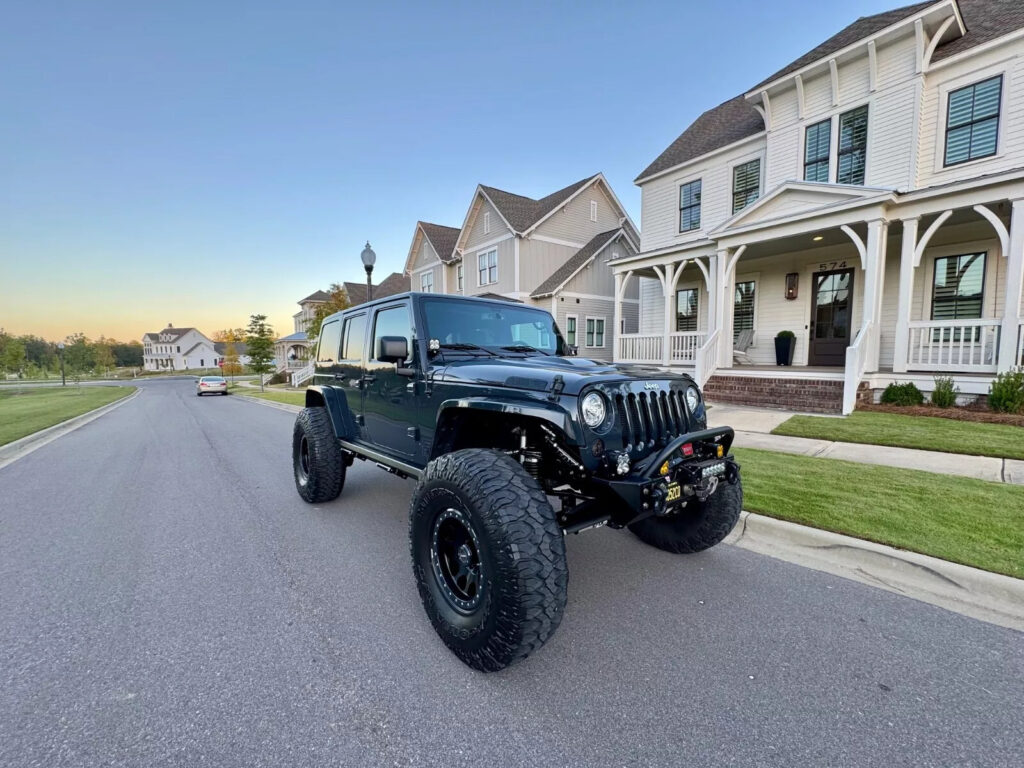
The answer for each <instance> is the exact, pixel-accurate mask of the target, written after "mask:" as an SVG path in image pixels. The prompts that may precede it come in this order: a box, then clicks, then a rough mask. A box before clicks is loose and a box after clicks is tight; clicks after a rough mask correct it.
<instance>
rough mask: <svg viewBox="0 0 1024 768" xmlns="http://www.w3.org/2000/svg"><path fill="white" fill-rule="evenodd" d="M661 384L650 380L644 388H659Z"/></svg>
mask: <svg viewBox="0 0 1024 768" xmlns="http://www.w3.org/2000/svg"><path fill="white" fill-rule="evenodd" d="M658 388H659V384H658V382H656V381H648V382H646V383H645V384H644V389H658Z"/></svg>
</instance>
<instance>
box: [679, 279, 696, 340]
mask: <svg viewBox="0 0 1024 768" xmlns="http://www.w3.org/2000/svg"><path fill="white" fill-rule="evenodd" d="M676 330H677V331H696V330H697V289H696V288H684V289H682V290H680V291H676Z"/></svg>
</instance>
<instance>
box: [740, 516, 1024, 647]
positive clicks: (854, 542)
mask: <svg viewBox="0 0 1024 768" xmlns="http://www.w3.org/2000/svg"><path fill="white" fill-rule="evenodd" d="M725 542H726V543H727V544H732V545H734V546H737V547H741V548H743V549H748V550H750V551H751V552H757V553H758V554H762V555H768V556H769V557H774V558H777V559H779V560H785V561H786V562H789V563H795V564H797V565H801V566H804V567H806V568H813V569H814V570H817V571H824V572H826V573H831V574H833V575H835V576H841V577H843V578H845V579H852V580H854V581H859V582H861V583H862V584H868V585H870V586H873V587H880V588H882V589H885V590H888V591H889V592H895V593H896V594H899V595H903V596H905V597H911V598H914V599H915V600H920V601H922V602H925V603H930V604H932V605H937V606H939V607H940V608H945V609H946V610H950V611H954V612H956V613H960V614H963V615H964V616H970V617H971V618H975V619H980V620H981V621H985V622H988V623H990V624H998V625H999V626H1001V627H1009V628H1010V629H1016V630H1019V631H1024V580H1022V579H1015V578H1012V577H1010V576H1003V575H1001V574H998V573H990V572H988V571H983V570H980V569H978V568H971V567H969V566H966V565H960V564H958V563H951V562H949V561H946V560H940V559H939V558H936V557H929V556H928V555H919V554H917V553H916V552H907V551H904V550H901V549H896V548H895V547H889V546H886V545H884V544H876V543H874V542H871V541H864V540H863V539H855V538H853V537H852V536H843V535H842V534H838V533H832V532H831V531H823V530H820V529H818V528H811V527H808V526H804V525H797V524H796V523H790V522H786V521H784V520H776V519H775V518H771V517H765V516H764V515H757V514H754V513H752V512H743V513H742V514H741V516H740V521H739V523H738V524H737V525H736V528H735V529H734V530H733V532H732V533H730V534H729V536H728V537H726V539H725Z"/></svg>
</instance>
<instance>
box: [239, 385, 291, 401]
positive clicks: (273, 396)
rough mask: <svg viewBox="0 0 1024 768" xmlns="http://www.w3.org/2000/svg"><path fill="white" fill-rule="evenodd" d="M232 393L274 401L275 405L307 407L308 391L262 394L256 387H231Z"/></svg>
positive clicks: (268, 391)
mask: <svg viewBox="0 0 1024 768" xmlns="http://www.w3.org/2000/svg"><path fill="white" fill-rule="evenodd" d="M230 390H231V392H232V393H235V394H239V395H246V396H247V397H258V398H260V399H261V400H273V401H274V402H275V403H288V404H289V405H305V404H306V390H304V389H302V390H296V391H291V392H285V391H282V390H279V389H267V390H264V391H263V392H260V391H259V389H257V388H254V387H239V386H233V387H230Z"/></svg>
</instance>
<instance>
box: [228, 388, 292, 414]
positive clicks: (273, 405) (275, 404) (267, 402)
mask: <svg viewBox="0 0 1024 768" xmlns="http://www.w3.org/2000/svg"><path fill="white" fill-rule="evenodd" d="M231 396H232V397H235V398H238V399H239V400H248V401H249V402H250V403H256V404H257V405H268V406H270V407H271V408H277V409H278V410H279V411H289V412H291V413H298V412H299V411H301V410H302V406H301V405H291V404H290V403H278V402H276V401H274V400H264V399H263V398H262V397H250V396H249V395H240V394H238V393H237V392H232V393H231Z"/></svg>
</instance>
